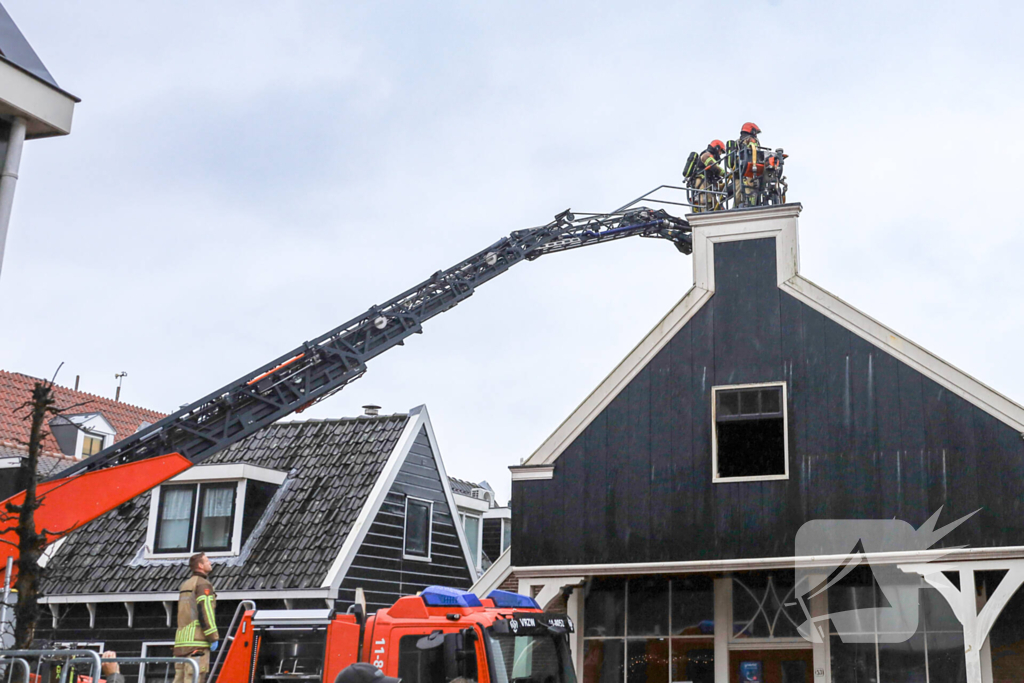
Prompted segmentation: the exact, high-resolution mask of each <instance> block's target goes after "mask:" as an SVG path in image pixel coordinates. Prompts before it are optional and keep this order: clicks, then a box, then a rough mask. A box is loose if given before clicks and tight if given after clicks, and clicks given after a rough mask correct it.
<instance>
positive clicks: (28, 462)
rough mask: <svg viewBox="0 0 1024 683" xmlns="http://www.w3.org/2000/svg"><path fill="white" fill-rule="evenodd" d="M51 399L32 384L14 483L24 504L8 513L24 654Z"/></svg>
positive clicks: (17, 629) (35, 606) (35, 583)
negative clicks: (13, 528) (24, 447)
mask: <svg viewBox="0 0 1024 683" xmlns="http://www.w3.org/2000/svg"><path fill="white" fill-rule="evenodd" d="M54 403H55V399H54V396H53V390H52V388H51V385H50V383H49V382H36V385H35V387H33V389H32V402H31V404H30V405H29V407H30V408H31V409H32V433H31V436H30V437H29V443H28V457H27V458H24V459H23V460H22V461H21V471H20V472H19V473H18V483H19V484H20V486H21V488H22V490H23V491H25V501H24V503H22V505H20V506H11V509H10V511H11V512H16V513H18V527H17V530H18V563H17V564H18V580H17V581H16V582H15V584H14V590H16V591H17V594H18V603H17V606H16V607H15V609H14V618H15V626H14V647H15V648H16V649H19V650H27V649H30V648H31V647H32V641H33V640H34V639H35V631H36V623H37V622H38V621H39V579H40V578H41V572H42V568H41V567H40V566H39V558H40V557H41V556H42V554H43V550H44V549H45V548H46V536H45V534H41V533H38V532H37V531H36V519H35V512H36V510H37V509H38V508H39V500H38V499H37V498H36V483H37V481H38V476H37V466H38V464H39V452H40V451H41V450H42V442H43V425H45V424H46V416H47V415H48V414H51V413H53V412H54V410H53V407H54Z"/></svg>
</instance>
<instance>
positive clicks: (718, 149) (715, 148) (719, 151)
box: [708, 140, 725, 156]
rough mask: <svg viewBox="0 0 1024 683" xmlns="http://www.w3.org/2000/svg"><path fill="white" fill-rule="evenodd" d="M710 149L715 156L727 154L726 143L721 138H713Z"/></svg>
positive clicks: (709, 145)
mask: <svg viewBox="0 0 1024 683" xmlns="http://www.w3.org/2000/svg"><path fill="white" fill-rule="evenodd" d="M708 151H709V152H711V153H712V154H714V155H715V156H722V155H723V154H725V143H724V142H722V141H721V140H712V141H711V143H710V144H708Z"/></svg>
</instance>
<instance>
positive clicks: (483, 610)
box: [217, 586, 576, 683]
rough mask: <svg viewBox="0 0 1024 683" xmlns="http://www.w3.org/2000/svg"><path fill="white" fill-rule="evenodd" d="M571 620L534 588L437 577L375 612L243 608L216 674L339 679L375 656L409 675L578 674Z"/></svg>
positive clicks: (493, 682)
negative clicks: (470, 587) (454, 583)
mask: <svg viewBox="0 0 1024 683" xmlns="http://www.w3.org/2000/svg"><path fill="white" fill-rule="evenodd" d="M573 629H574V625H573V623H572V620H571V619H569V617H568V616H567V615H565V614H558V613H551V612H544V611H543V610H541V609H540V607H539V606H538V605H537V603H536V602H535V601H534V600H533V599H532V598H529V597H526V596H524V595H519V594H516V593H509V592H506V591H500V590H495V591H492V592H491V593H490V594H489V595H488V596H487V597H486V598H484V599H483V600H481V599H480V598H478V597H477V596H476V595H474V594H473V593H469V592H466V591H461V590H457V589H452V588H446V587H442V586H431V587H429V588H427V589H425V590H424V591H423V592H422V593H420V594H419V595H411V596H407V597H404V598H400V599H399V600H398V601H397V602H396V603H395V604H394V605H392V606H391V607H389V608H387V609H382V610H380V611H378V612H377V613H376V614H372V615H370V616H369V617H366V618H365V619H364V618H361V616H360V614H359V613H358V610H357V611H356V612H355V613H336V612H333V611H331V610H275V611H267V610H255V611H250V612H246V614H245V616H244V618H243V619H242V621H241V624H240V625H239V627H238V629H237V630H236V632H235V634H234V638H233V640H232V642H231V645H230V649H229V650H228V652H227V654H226V656H225V660H224V666H223V668H222V669H221V670H220V671H219V672H217V673H218V675H217V680H218V682H223V683H256V682H257V681H265V682H267V683H271V682H274V681H309V682H311V683H313V682H320V683H334V681H335V679H336V678H337V676H338V674H339V673H340V672H341V671H342V669H344V668H345V667H346V666H348V665H349V664H353V663H356V662H369V663H371V664H373V665H374V666H376V667H377V668H378V669H380V670H382V671H383V672H384V674H385V675H387V676H393V677H396V678H401V679H402V682H403V683H450V681H457V680H458V679H462V680H458V683H463V681H465V682H467V683H474V682H475V683H576V675H575V672H574V671H573V666H572V657H571V656H570V653H569V634H570V633H571V632H572V631H573Z"/></svg>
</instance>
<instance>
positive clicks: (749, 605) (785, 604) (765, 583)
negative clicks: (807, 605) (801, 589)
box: [732, 570, 806, 639]
mask: <svg viewBox="0 0 1024 683" xmlns="http://www.w3.org/2000/svg"><path fill="white" fill-rule="evenodd" d="M793 579H794V576H793V572H792V571H791V570H790V571H778V572H747V573H744V574H742V575H741V576H739V577H734V578H733V580H732V611H733V638H734V639H740V638H800V633H799V631H798V630H797V628H798V626H799V625H800V624H802V623H803V622H804V620H805V619H806V616H805V615H804V613H803V611H802V610H801V609H800V606H799V604H798V602H797V600H796V597H795V590H794V587H793V583H794V581H793Z"/></svg>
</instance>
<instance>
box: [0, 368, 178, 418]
mask: <svg viewBox="0 0 1024 683" xmlns="http://www.w3.org/2000/svg"><path fill="white" fill-rule="evenodd" d="M0 373H6V374H8V375H18V376H19V377H24V378H26V379H31V380H35V381H37V382H48V381H49V380H47V379H44V378H42V377H35V376H33V375H26V374H25V373H23V372H17V371H14V370H0ZM53 386H54V387H57V388H58V389H64V390H65V391H70V392H73V393H76V394H82V395H83V396H89V397H91V398H94V399H97V400H100V401H107V402H109V403H114V404H117V405H122V406H125V407H127V408H134V409H135V410H144V411H146V412H147V413H156V414H158V415H163V416H164V417H166V416H167V415H169V414H170V413H163V412H161V411H159V410H153V409H152V408H146V407H144V406H140V405H136V404H134V403H128V402H127V401H120V400H115V399H113V398H110V397H108V396H100V395H99V394H94V393H92V392H89V391H82V390H81V389H72V388H71V387H68V386H64V385H63V384H57V383H56V382H54V383H53Z"/></svg>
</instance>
